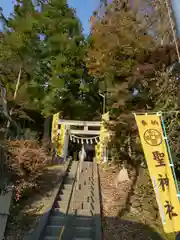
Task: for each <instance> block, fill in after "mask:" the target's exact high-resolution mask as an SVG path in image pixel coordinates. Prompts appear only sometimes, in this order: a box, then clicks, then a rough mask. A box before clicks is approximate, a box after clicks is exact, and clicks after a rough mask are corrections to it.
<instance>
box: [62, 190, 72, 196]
mask: <svg viewBox="0 0 180 240" xmlns="http://www.w3.org/2000/svg"><path fill="white" fill-rule="evenodd" d="M70 194H71V189H62V190H61V195H67V196H70Z"/></svg>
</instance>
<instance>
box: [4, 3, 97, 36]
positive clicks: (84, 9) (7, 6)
mask: <svg viewBox="0 0 180 240" xmlns="http://www.w3.org/2000/svg"><path fill="white" fill-rule="evenodd" d="M59 1H60V0H59ZM12 2H13V0H0V7H2V8H3V13H4V15H5V16H6V17H7V16H8V15H9V14H10V12H12V10H13V4H12ZM98 2H99V1H98V0H69V1H68V3H69V6H70V7H73V8H76V12H77V16H78V17H79V18H80V20H81V22H82V25H83V29H84V34H85V35H86V34H88V33H89V18H90V17H91V15H92V13H93V11H94V10H95V9H96V8H97V6H98Z"/></svg>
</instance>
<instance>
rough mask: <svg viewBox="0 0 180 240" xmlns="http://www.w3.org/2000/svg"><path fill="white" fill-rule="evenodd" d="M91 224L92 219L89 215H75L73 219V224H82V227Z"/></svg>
mask: <svg viewBox="0 0 180 240" xmlns="http://www.w3.org/2000/svg"><path fill="white" fill-rule="evenodd" d="M92 224H93V219H92V218H91V217H89V218H87V217H76V218H75V220H74V221H73V224H72V225H73V226H84V227H91V226H92Z"/></svg>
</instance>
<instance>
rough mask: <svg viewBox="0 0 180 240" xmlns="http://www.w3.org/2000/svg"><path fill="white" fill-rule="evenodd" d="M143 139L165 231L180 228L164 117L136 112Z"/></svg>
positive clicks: (178, 209) (179, 213)
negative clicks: (162, 120)
mask: <svg viewBox="0 0 180 240" xmlns="http://www.w3.org/2000/svg"><path fill="white" fill-rule="evenodd" d="M135 119H136V123H137V126H138V130H139V135H140V140H141V144H142V147H143V151H144V155H145V158H146V161H147V165H148V169H149V173H150V177H151V180H152V184H153V187H154V191H155V194H156V200H157V203H158V206H159V213H160V216H161V220H162V224H163V228H164V231H165V232H166V233H171V232H178V231H180V202H179V199H178V195H177V189H176V185H175V181H174V178H173V174H172V169H171V165H170V161H169V154H168V150H167V145H166V141H165V138H164V134H163V129H162V124H161V116H160V115H158V114H141V115H135Z"/></svg>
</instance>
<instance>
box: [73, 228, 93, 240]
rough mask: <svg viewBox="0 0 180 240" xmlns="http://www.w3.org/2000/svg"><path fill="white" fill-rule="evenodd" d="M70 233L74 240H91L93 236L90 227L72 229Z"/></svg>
mask: <svg viewBox="0 0 180 240" xmlns="http://www.w3.org/2000/svg"><path fill="white" fill-rule="evenodd" d="M72 232H73V233H74V236H75V237H76V238H77V237H80V238H83V239H85V238H91V237H92V235H93V231H92V227H76V228H75V229H73V228H72Z"/></svg>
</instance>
